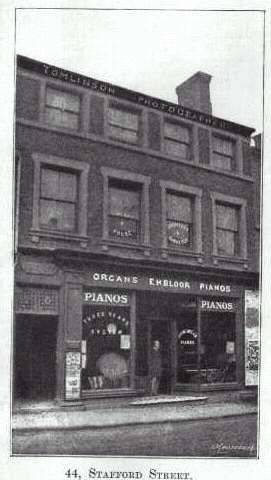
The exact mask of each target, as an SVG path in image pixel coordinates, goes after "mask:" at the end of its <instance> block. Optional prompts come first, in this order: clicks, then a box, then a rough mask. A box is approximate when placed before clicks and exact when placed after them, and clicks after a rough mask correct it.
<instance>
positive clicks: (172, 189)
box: [160, 180, 203, 255]
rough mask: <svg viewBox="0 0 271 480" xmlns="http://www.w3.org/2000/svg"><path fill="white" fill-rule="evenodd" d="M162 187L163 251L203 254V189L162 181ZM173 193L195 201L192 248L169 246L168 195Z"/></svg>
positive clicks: (193, 206) (193, 205)
mask: <svg viewBox="0 0 271 480" xmlns="http://www.w3.org/2000/svg"><path fill="white" fill-rule="evenodd" d="M160 187H161V203H162V212H161V213H162V250H164V251H165V252H166V251H170V252H175V253H179V254H180V255H182V254H183V253H190V254H191V255H193V254H198V255H201V254H202V253H203V252H202V215H201V199H202V189H200V188H197V187H191V186H189V185H184V184H180V183H175V182H172V181H164V180H160ZM168 193H173V194H176V195H180V196H184V197H190V198H191V199H192V200H193V204H192V216H193V223H192V236H193V240H192V245H191V247H186V246H178V247H174V246H172V245H169V243H168V236H167V194H168Z"/></svg>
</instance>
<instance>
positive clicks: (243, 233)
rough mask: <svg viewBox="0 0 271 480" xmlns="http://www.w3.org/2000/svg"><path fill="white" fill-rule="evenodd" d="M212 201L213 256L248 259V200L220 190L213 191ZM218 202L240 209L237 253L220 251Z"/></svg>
mask: <svg viewBox="0 0 271 480" xmlns="http://www.w3.org/2000/svg"><path fill="white" fill-rule="evenodd" d="M211 202H212V221H213V248H212V255H213V257H217V258H222V259H226V260H228V261H231V260H233V261H234V260H235V259H236V260H238V259H239V260H240V259H241V260H247V215H246V207H247V201H246V200H245V199H243V198H240V197H232V196H229V195H224V194H222V193H218V192H211ZM217 204H223V205H226V206H229V207H233V208H235V209H237V208H238V209H239V219H238V223H239V229H238V239H237V242H238V247H239V248H238V253H237V254H236V255H221V254H219V253H218V248H217V247H218V243H217V216H216V206H217Z"/></svg>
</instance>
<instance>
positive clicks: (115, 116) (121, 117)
mask: <svg viewBox="0 0 271 480" xmlns="http://www.w3.org/2000/svg"><path fill="white" fill-rule="evenodd" d="M138 131H139V118H138V114H137V113H133V112H129V111H126V110H120V109H118V108H113V107H111V108H109V109H108V134H109V136H110V137H112V138H116V139H118V140H120V141H123V142H128V143H134V144H136V143H138Z"/></svg>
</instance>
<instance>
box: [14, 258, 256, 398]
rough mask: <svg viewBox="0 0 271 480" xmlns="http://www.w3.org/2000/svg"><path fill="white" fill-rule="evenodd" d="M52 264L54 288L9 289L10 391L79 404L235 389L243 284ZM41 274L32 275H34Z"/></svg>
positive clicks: (240, 366) (240, 371) (239, 373)
mask: <svg viewBox="0 0 271 480" xmlns="http://www.w3.org/2000/svg"><path fill="white" fill-rule="evenodd" d="M123 270H124V271H121V270H120V267H118V269H117V268H116V267H113V266H112V268H111V269H110V268H109V267H108V266H107V267H106V268H102V269H101V267H100V266H97V267H94V266H93V267H92V268H88V267H85V268H84V270H83V269H82V268H81V270H79V269H76V266H74V269H69V270H66V269H65V267H64V266H63V269H62V274H61V275H63V276H62V280H63V281H62V284H61V285H60V284H59V287H58V288H51V287H48V286H44V287H41V286H40V285H38V284H36V285H35V286H34V285H32V286H31V285H30V284H28V285H26V284H25V285H22V286H20V287H18V288H17V298H18V301H17V307H16V308H17V313H16V329H15V344H14V346H15V352H16V354H15V396H17V397H20V396H21V397H25V398H34V397H36V398H38V397H40V398H55V399H57V400H58V401H60V402H63V401H64V402H71V401H72V402H75V403H76V402H82V401H83V400H84V399H89V398H92V397H98V396H99V397H106V396H129V395H130V396H134V395H142V394H143V395H148V394H150V375H149V374H150V365H151V355H152V345H153V342H154V341H155V340H158V341H159V343H160V355H161V363H162V374H161V378H160V384H159V390H158V393H159V394H171V393H177V392H183V391H201V390H211V389H237V388H243V387H244V386H245V308H244V304H245V302H244V298H245V291H246V288H253V287H252V285H251V284H250V285H246V284H245V283H244V282H242V283H241V282H240V283H239V284H233V283H230V282H229V281H226V280H224V281H223V280H222V278H221V277H220V278H219V280H218V279H215V277H214V276H212V280H211V279H210V275H209V276H207V274H205V276H202V278H201V277H200V276H197V277H196V276H195V275H194V274H192V273H182V272H179V273H177V272H175V273H172V272H171V273H165V272H163V273H159V275H158V274H157V272H155V271H149V270H148V271H144V270H143V269H142V270H139V269H138V270H135V269H134V270H133V269H131V268H124V267H123ZM40 280H41V277H40Z"/></svg>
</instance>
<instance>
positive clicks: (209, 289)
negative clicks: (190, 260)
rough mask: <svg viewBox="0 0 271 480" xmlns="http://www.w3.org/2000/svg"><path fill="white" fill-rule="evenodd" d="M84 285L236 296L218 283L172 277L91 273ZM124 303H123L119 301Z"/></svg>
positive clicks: (234, 291) (232, 287)
mask: <svg viewBox="0 0 271 480" xmlns="http://www.w3.org/2000/svg"><path fill="white" fill-rule="evenodd" d="M86 285H89V286H97V287H114V288H120V289H121V288H128V289H131V290H132V289H134V290H157V291H168V292H183V293H188V294H202V295H215V296H216V295H220V296H221V295H227V296H229V295H234V294H235V295H236V294H239V293H240V292H239V290H238V289H237V287H235V286H232V285H228V284H225V283H218V282H200V281H195V280H188V279H185V278H176V277H173V276H170V275H168V276H156V275H142V276H140V275H134V274H123V273H113V272H104V271H91V272H89V274H88V275H87V278H86ZM120 303H124V301H120Z"/></svg>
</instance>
